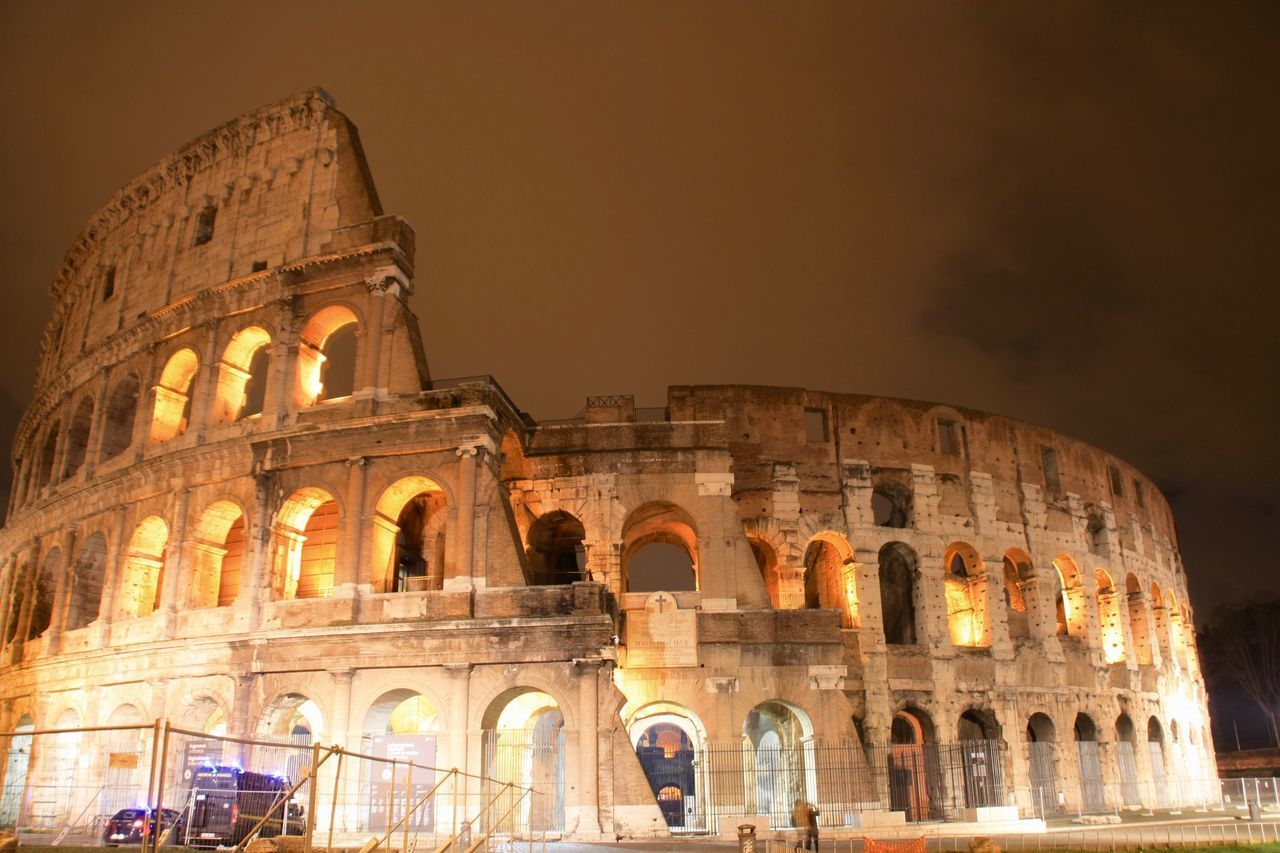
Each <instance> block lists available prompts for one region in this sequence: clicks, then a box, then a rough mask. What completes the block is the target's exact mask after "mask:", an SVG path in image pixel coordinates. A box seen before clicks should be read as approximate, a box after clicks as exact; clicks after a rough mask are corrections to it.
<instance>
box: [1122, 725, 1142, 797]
mask: <svg viewBox="0 0 1280 853" xmlns="http://www.w3.org/2000/svg"><path fill="white" fill-rule="evenodd" d="M1137 740H1138V733H1137V731H1136V730H1135V729H1134V727H1133V720H1131V719H1129V715H1128V714H1121V715H1120V716H1119V717H1117V718H1116V771H1117V773H1118V775H1119V777H1120V796H1121V798H1122V799H1123V800H1124V804H1125V805H1126V806H1138V805H1142V798H1141V797H1140V796H1138V762H1137V760H1136V757H1135V755H1134V744H1135V743H1136V742H1137Z"/></svg>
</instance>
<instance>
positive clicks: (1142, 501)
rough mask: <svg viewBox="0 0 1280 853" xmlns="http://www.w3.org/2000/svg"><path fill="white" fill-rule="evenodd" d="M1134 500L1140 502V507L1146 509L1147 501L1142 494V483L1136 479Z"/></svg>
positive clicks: (1134, 482)
mask: <svg viewBox="0 0 1280 853" xmlns="http://www.w3.org/2000/svg"><path fill="white" fill-rule="evenodd" d="M1133 498H1134V500H1136V501H1137V502H1138V506H1139V507H1142V508H1144V509H1145V508H1146V506H1147V500H1146V496H1145V495H1143V493H1142V483H1139V482H1138V480H1137V479H1136V478H1135V479H1134V481H1133Z"/></svg>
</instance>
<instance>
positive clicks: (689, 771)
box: [636, 723, 698, 829]
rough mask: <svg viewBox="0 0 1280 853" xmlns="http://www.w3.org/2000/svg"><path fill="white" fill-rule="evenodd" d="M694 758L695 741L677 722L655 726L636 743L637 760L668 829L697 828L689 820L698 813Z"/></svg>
mask: <svg viewBox="0 0 1280 853" xmlns="http://www.w3.org/2000/svg"><path fill="white" fill-rule="evenodd" d="M694 756H695V753H694V742H693V739H692V738H690V737H689V734H688V732H686V731H685V730H684V728H683V727H681V726H678V725H676V724H675V723H653V724H652V725H650V726H648V727H647V728H645V729H644V731H643V732H642V733H641V734H640V737H639V738H638V739H637V740H636V757H637V758H639V759H640V767H641V769H643V770H644V775H645V778H646V779H648V780H649V786H650V787H651V788H652V789H653V795H654V798H655V799H656V800H657V801H658V808H659V809H660V810H661V811H662V817H663V819H664V820H665V821H666V822H667V826H670V827H680V828H686V829H689V828H694V827H692V826H690V824H691V823H692V821H690V820H686V818H685V815H686V813H687V814H688V815H689V817H690V818H692V817H693V816H694V815H695V814H696V813H697V811H696V803H697V796H698V792H697V787H696V778H695V776H694Z"/></svg>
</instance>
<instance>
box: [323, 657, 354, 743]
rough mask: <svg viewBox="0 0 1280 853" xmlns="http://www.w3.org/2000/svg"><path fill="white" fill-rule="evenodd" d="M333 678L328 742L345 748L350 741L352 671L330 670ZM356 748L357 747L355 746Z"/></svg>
mask: <svg viewBox="0 0 1280 853" xmlns="http://www.w3.org/2000/svg"><path fill="white" fill-rule="evenodd" d="M329 674H330V675H331V676H333V725H332V726H331V727H330V732H329V740H330V742H331V743H336V744H337V745H338V746H342V747H345V746H347V745H348V744H350V743H351V742H352V740H351V734H352V733H351V731H350V729H351V682H352V680H353V679H354V678H355V675H356V671H355V670H354V669H338V670H330V672H329ZM357 748H358V745H357Z"/></svg>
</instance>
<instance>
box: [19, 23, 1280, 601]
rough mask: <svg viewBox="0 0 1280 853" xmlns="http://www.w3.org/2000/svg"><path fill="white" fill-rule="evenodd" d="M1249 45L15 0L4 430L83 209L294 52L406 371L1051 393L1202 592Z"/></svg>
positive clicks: (1247, 544)
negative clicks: (407, 303)
mask: <svg viewBox="0 0 1280 853" xmlns="http://www.w3.org/2000/svg"><path fill="white" fill-rule="evenodd" d="M1278 57H1280V4H1276V3H1274V2H1266V3H1256V4H1250V3H1244V2H1232V3H1216V2H1204V3H1199V4H1190V5H1171V4H1166V3H1136V2H1130V3H1098V4H1091V3H1082V2H1054V3H1034V4H1032V3H1007V4H1006V3H960V2H948V3H943V2H934V3H911V4H902V3H883V4H880V3H832V4H826V3H812V2H808V3H776V2H770V3H745V2H734V3H728V2H714V3H713V2H707V3H680V4H674V3H659V2H644V3H634V4H622V3H610V4H600V3H578V4H561V3H514V4H509V5H508V4H500V3H490V4H483V5H473V4H419V3H396V2H387V1H386V0H384V2H379V3H370V4H356V3H349V2H342V3H323V2H314V3H292V2H255V3H243V4H241V3H234V2H218V3H199V4H196V3H125V2H112V3H101V2H95V3H70V2H56V1H55V2H40V3H36V2H9V3H6V4H4V5H3V6H2V7H0V109H2V110H3V113H2V114H3V116H4V121H3V132H2V133H0V169H3V187H4V192H3V202H2V203H0V217H2V219H0V240H2V241H3V252H4V258H5V260H6V270H5V276H4V286H3V289H2V290H0V316H3V318H4V319H3V324H4V325H3V329H4V334H3V335H2V336H0V357H2V358H3V365H4V370H3V374H2V375H0V444H3V445H4V446H6V447H7V446H8V444H9V442H10V439H11V436H12V431H13V427H14V424H15V422H16V420H17V418H18V416H19V414H20V412H21V410H22V409H23V408H24V407H25V406H26V404H27V402H28V399H29V397H30V393H31V381H32V376H33V371H34V366H35V354H36V348H37V342H38V339H39V336H40V332H41V329H42V327H43V325H44V323H45V322H46V320H47V317H48V307H49V306H48V302H47V296H46V288H47V285H48V282H49V279H50V278H51V276H52V273H53V271H54V269H55V267H56V266H57V265H58V263H59V262H60V260H61V258H62V255H63V253H64V252H65V250H66V248H67V247H68V245H69V244H70V242H71V240H72V238H73V237H74V236H75V234H76V233H77V232H78V231H79V229H80V228H81V226H82V225H83V224H84V222H85V221H86V220H87V218H88V217H89V215H90V214H91V213H92V212H93V211H94V210H95V209H96V208H97V207H98V206H99V205H101V204H102V203H103V202H104V201H105V200H106V199H107V198H108V197H109V196H110V195H111V193H112V192H114V191H115V190H116V189H117V188H118V187H119V186H120V185H122V184H124V183H125V182H126V181H128V180H129V179H130V178H132V177H133V176H134V175H136V174H138V173H139V172H142V171H143V170H145V169H146V168H147V167H148V166H149V165H151V164H152V163H153V162H155V161H156V160H158V159H160V158H161V157H162V156H164V155H165V154H166V153H168V152H169V151H171V150H173V149H174V148H176V147H178V146H180V145H181V144H182V143H184V142H186V141H187V140H188V139H190V138H192V137H194V136H196V135H198V134H200V133H202V132H203V131H205V130H207V129H209V128H211V127H213V126H214V125H216V124H218V123H220V122H222V121H225V120H226V119H229V118H231V117H232V116H234V115H236V114H238V113H241V112H244V111H246V110H249V109H252V108H254V107H256V106H258V105H260V104H263V103H266V102H269V101H272V100H275V99H277V98H279V97H282V96H284V95H286V94H288V93H290V92H292V91H295V90H298V89H302V88H305V87H307V86H310V85H316V84H319V85H322V86H324V87H325V88H327V89H328V90H329V91H330V92H332V93H333V95H334V96H335V97H336V98H337V100H338V103H339V106H340V107H341V108H342V109H343V110H344V111H345V112H346V113H348V114H349V115H350V116H351V117H352V118H353V119H354V120H355V121H356V123H357V124H358V125H359V126H360V129H361V135H362V138H363V141H364V144H365V148H366V151H367V153H368V155H369V159H370V162H371V165H372V168H373V172H374V177H375V179H376V180H377V182H378V187H379V190H380V193H381V196H382V200H383V203H384V206H385V207H386V209H387V210H388V211H389V212H396V213H399V214H402V215H403V216H405V217H406V218H407V219H409V220H410V221H411V222H412V223H413V225H414V226H415V227H416V229H417V232H418V287H419V295H418V296H417V297H416V303H415V309H416V310H417V311H418V313H419V315H420V317H421V319H422V323H423V327H424V337H425V339H426V343H427V348H428V354H429V356H430V358H431V363H432V370H433V373H434V374H435V375H436V376H439V377H445V376H456V375H467V374H475V373H492V374H494V375H495V376H497V377H498V379H499V381H501V382H502V383H503V385H504V386H505V387H506V388H507V390H508V391H509V392H510V393H511V394H512V395H513V396H514V397H515V398H516V400H517V401H518V402H520V404H521V405H523V406H524V407H525V408H527V409H528V410H529V411H530V412H531V413H532V414H534V415H535V416H536V417H544V418H545V417H558V416H566V415H572V414H573V413H574V412H576V411H577V410H578V409H579V408H581V406H582V403H583V398H584V397H585V396H586V395H587V394H600V393H634V394H636V395H637V398H638V400H639V402H640V403H641V404H650V405H654V404H658V405H660V404H661V403H662V401H663V398H664V389H665V386H666V385H668V384H676V383H679V384H683V383H700V382H752V383H761V384H781V385H800V386H807V387H811V388H819V389H824V390H833V391H855V392H868V393H877V394H888V395H894V396H903V397H916V398H923V399H930V400H939V401H946V402H952V403H957V404H961V405H967V406H973V407H977V408H983V409H989V410H993V411H997V412H1002V413H1006V414H1010V415H1014V416H1017V417H1021V418H1025V419H1028V420H1032V421H1036V422H1041V423H1045V424H1048V425H1051V426H1054V427H1056V428H1058V429H1060V430H1063V431H1065V432H1068V433H1070V434H1073V435H1076V436H1079V437H1081V438H1084V439H1086V440H1089V441H1092V442H1094V443H1096V444H1098V445H1100V446H1102V447H1105V448H1107V449H1109V450H1112V451H1114V452H1116V453H1118V454H1119V455H1121V456H1122V457H1124V458H1126V459H1128V460H1129V461H1131V462H1133V463H1134V464H1136V465H1137V466H1139V467H1140V468H1142V469H1143V470H1145V471H1146V472H1147V473H1148V474H1150V475H1151V476H1152V477H1154V478H1155V479H1156V480H1157V481H1158V482H1159V483H1161V484H1162V486H1163V488H1164V489H1165V491H1166V494H1168V495H1169V496H1170V498H1171V499H1172V500H1173V502H1174V509H1175V513H1176V515H1177V516H1178V519H1179V525H1180V535H1181V538H1182V543H1183V550H1184V556H1185V558H1186V563H1187V566H1188V569H1189V574H1190V577H1191V579H1192V591H1193V600H1194V601H1195V602H1196V603H1197V605H1198V607H1199V610H1200V615H1201V616H1203V615H1205V614H1206V613H1207V611H1208V609H1209V608H1211V607H1212V605H1214V604H1216V603H1218V602H1220V601H1222V600H1225V599H1228V598H1234V597H1240V596H1243V595H1246V594H1249V593H1256V592H1257V591H1259V590H1272V591H1275V590H1277V589H1280V580H1278V579H1277V578H1278V574H1277V573H1278V568H1277V565H1276V559H1275V548H1274V547H1273V545H1272V543H1271V538H1270V537H1271V535H1272V533H1273V531H1274V530H1275V529H1276V527H1277V523H1278V522H1280V518H1278V515H1280V513H1278V512H1277V506H1278V502H1277V497H1276V495H1277V492H1278V490H1280V450H1277V444H1280V436H1278V435H1277V425H1278V424H1280V405H1278V400H1280V394H1278V393H1277V387H1278V383H1277V378H1276V377H1277V374H1278V373H1280V356H1278V355H1277V348H1278V346H1280V339H1278V338H1280V336H1277V334H1276V333H1275V331H1274V329H1275V323H1274V321H1273V319H1272V317H1271V311H1272V310H1273V309H1272V308H1269V307H1268V306H1270V305H1272V304H1274V303H1275V302H1276V301H1277V300H1276V299H1275V298H1274V296H1273V294H1272V291H1273V290H1275V289H1276V276H1277V270H1278V269H1280V240H1277V238H1276V234H1275V232H1276V230H1277V224H1278V223H1280V165H1278V164H1280V156H1278V154H1277V152H1280V109H1278V108H1277V97H1276V91H1277V86H1278V84H1280V58H1278ZM7 474H8V472H6V473H5V477H6V478H7ZM3 488H5V485H4V484H0V490H2V489H3Z"/></svg>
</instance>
